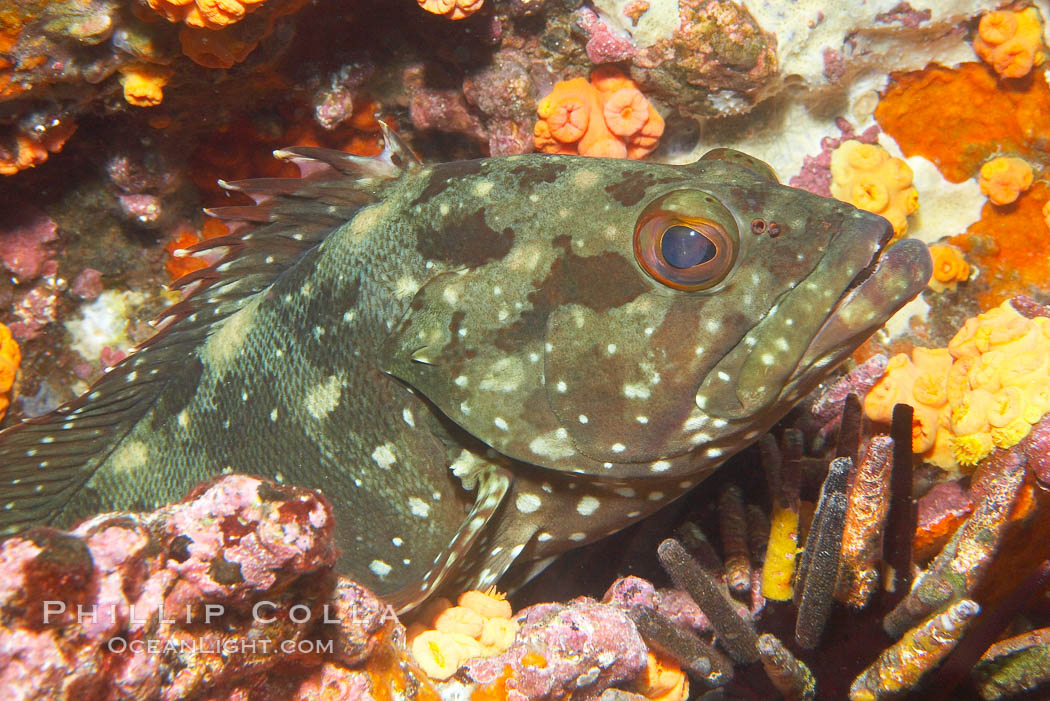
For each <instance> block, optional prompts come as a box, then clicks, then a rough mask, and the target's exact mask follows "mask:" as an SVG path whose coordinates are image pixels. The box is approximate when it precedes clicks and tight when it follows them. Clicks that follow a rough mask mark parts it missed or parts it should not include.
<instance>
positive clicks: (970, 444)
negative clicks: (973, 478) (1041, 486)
mask: <svg viewBox="0 0 1050 701" xmlns="http://www.w3.org/2000/svg"><path fill="white" fill-rule="evenodd" d="M898 402H899V403H903V404H909V405H911V406H912V407H913V408H914V410H915V419H914V424H913V426H914V428H913V433H912V450H913V451H914V452H916V453H921V454H922V457H923V459H924V460H925V461H926V462H929V463H931V464H933V465H936V466H938V467H941V468H943V469H945V470H948V471H951V472H957V471H959V470H960V469H961V468H964V467H967V468H968V467H972V466H974V465H976V464H977V463H978V462H980V461H981V460H982V459H984V458H985V457H986V456H987V455H988V454H990V453H991V452H992V450H994V449H995V448H997V447H998V448H1009V447H1011V446H1014V445H1017V443H1019V442H1020V441H1021V439H1023V438H1024V437H1025V436H1027V435H1028V432H1029V431H1030V430H1031V428H1032V425H1033V424H1035V423H1037V422H1038V421H1039V420H1040V419H1042V418H1043V416H1044V415H1045V414H1046V413H1047V412H1048V411H1050V319H1048V318H1045V317H1036V318H1034V319H1029V318H1028V317H1026V316H1024V315H1022V314H1020V313H1019V312H1018V311H1017V310H1016V309H1015V308H1014V307H1013V305H1012V304H1011V303H1010V302H1009V301H1007V302H1003V303H1002V304H1001V305H999V306H998V307H995V308H993V309H991V310H989V311H987V312H985V313H983V314H980V315H978V316H977V317H974V318H971V319H968V320H967V321H966V323H965V324H964V325H963V327H962V328H961V329H959V331H958V333H956V334H955V336H954V337H953V338H952V340H951V341H949V343H948V347H947V348H935V349H929V348H915V349H914V350H913V351H912V354H911V357H910V358H909V357H908V356H907V355H905V354H903V353H901V354H899V355H896V356H894V357H893V358H891V359H890V362H889V364H888V365H887V367H886V374H885V375H884V376H883V377H882V379H881V380H880V381H879V382H878V384H876V385H875V386H874V387H873V388H872V389H871V391H870V392H869V393H868V394H867V396H866V397H865V398H864V410H865V413H866V414H867V415H868V417H869V418H870V419H872V420H873V421H882V422H887V421H889V419H890V416H891V414H892V411H893V405H894V404H896V403H898Z"/></svg>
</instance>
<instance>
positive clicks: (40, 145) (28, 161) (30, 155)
mask: <svg viewBox="0 0 1050 701" xmlns="http://www.w3.org/2000/svg"><path fill="white" fill-rule="evenodd" d="M76 130H77V125H76V124H75V123H73V122H72V121H65V122H61V123H59V124H57V125H55V126H53V127H51V128H49V129H48V130H47V131H45V132H44V134H43V135H39V136H38V135H36V134H29V133H26V132H23V133H18V134H16V135H15V138H14V148H13V149H11V150H10V151H8V150H7V149H5V148H3V147H2V146H0V175H14V174H15V173H17V172H19V171H20V170H25V169H26V168H33V167H35V166H38V165H40V164H41V163H43V162H44V161H46V160H47V158H48V156H50V155H51V154H52V153H58V152H59V151H61V150H62V147H63V146H65V144H66V141H67V140H68V139H69V137H70V136H72V135H73V132H75V131H76Z"/></svg>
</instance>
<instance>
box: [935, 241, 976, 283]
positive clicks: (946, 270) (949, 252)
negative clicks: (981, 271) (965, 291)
mask: <svg viewBox="0 0 1050 701" xmlns="http://www.w3.org/2000/svg"><path fill="white" fill-rule="evenodd" d="M930 256H931V257H932V258H933V277H931V278H930V283H929V285H930V289H931V290H933V291H934V292H944V291H945V290H952V291H953V292H954V291H955V288H956V287H958V286H959V283H960V282H965V281H966V280H968V279H969V278H970V266H969V264H968V263H967V262H966V259H965V258H963V254H962V251H960V250H959V249H958V248H956V247H955V246H946V245H943V244H933V245H931V246H930Z"/></svg>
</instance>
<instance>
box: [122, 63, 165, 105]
mask: <svg viewBox="0 0 1050 701" xmlns="http://www.w3.org/2000/svg"><path fill="white" fill-rule="evenodd" d="M172 73H173V71H172V70H171V69H170V68H162V67H160V66H153V65H138V66H129V67H127V68H122V69H121V70H120V83H121V85H122V86H123V87H124V99H125V100H126V101H127V102H128V104H131V105H135V106H137V107H156V106H157V105H159V104H160V103H161V102H162V101H163V100H164V86H165V85H167V84H168V81H169V80H171V76H172Z"/></svg>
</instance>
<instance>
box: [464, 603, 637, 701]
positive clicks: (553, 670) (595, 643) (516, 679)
mask: <svg viewBox="0 0 1050 701" xmlns="http://www.w3.org/2000/svg"><path fill="white" fill-rule="evenodd" d="M517 620H518V622H519V623H520V624H521V628H520V629H519V630H518V634H517V637H516V638H515V640H514V643H513V644H512V645H511V647H510V649H508V650H507V651H506V652H504V653H503V654H501V655H498V656H496V657H488V658H475V659H473V660H470V661H468V662H467V663H466V664H465V665H464V667H463V669H462V670H461V672H460V673H461V675H463V676H464V677H465V678H466V679H467V680H468V681H470V682H473V683H475V684H479V685H483V686H485V685H492V684H496V685H498V686H500V687H502V688H496V689H494V690H493V691H494V692H495V693H496V694H497V695H498V697H500V698H506V699H507V701H525V700H526V699H555V698H558V699H566V700H567V701H582V700H584V699H596V698H598V697H599V696H601V694H602V692H603V691H605V690H606V689H608V688H610V687H612V686H615V685H617V684H621V683H624V682H629V681H631V680H633V679H635V678H636V677H637V676H638V675H639V674H640V673H641V672H642V670H644V669H645V661H646V655H647V648H646V646H645V643H644V642H642V638H641V636H639V635H638V631H637V629H636V628H635V626H634V624H633V623H632V622H631V620H630V619H629V618H628V617H627V615H626V614H625V613H624V612H623V611H622V610H620V609H619V608H617V607H615V606H609V605H606V604H600V603H598V602H596V601H594V600H593V599H590V598H588V597H579V598H576V599H573V600H572V601H570V602H569V603H568V604H537V605H535V606H530V607H528V608H526V609H524V610H522V611H521V612H520V613H519V614H518V616H517ZM508 667H509V669H510V671H509V673H508V670H507V668H508ZM504 694H505V696H504Z"/></svg>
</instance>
